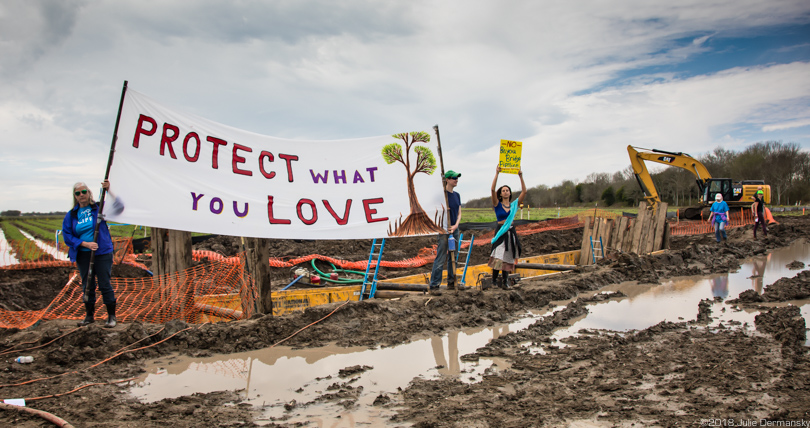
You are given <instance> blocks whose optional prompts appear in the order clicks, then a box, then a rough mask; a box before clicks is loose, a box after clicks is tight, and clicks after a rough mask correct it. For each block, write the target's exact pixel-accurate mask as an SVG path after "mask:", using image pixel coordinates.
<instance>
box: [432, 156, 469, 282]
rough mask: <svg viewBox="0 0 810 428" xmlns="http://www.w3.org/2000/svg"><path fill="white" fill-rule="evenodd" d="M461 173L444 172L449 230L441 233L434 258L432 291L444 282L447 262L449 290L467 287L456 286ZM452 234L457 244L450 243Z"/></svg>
mask: <svg viewBox="0 0 810 428" xmlns="http://www.w3.org/2000/svg"><path fill="white" fill-rule="evenodd" d="M459 177H461V174H459V173H457V172H455V171H453V170H450V171H447V172H446V173H444V179H445V187H444V190H445V193H446V194H447V205H448V207H447V211H448V218H447V232H448V233H440V234H439V242H438V245H437V247H436V258H435V259H433V270H431V272H430V291H431V292H433V293H436V292H437V291H438V290H439V285H441V283H442V271H444V265H445V263H447V288H448V289H449V290H454V289H456V288H458V289H466V288H467V287H465V286H462V285H459V286H456V265H455V254H454V253H455V251H458V246H459V245H461V243H460V242H459V236H460V235H461V231H460V230H459V229H458V226H459V224H460V223H461V195H459V193H458V192H456V191H455V188H456V186H458V178H459ZM451 236H452V239H453V242H454V243H455V245H452V246H451V245H450V243H449V242H448V240H449V239H450V237H451Z"/></svg>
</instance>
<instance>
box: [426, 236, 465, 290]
mask: <svg viewBox="0 0 810 428" xmlns="http://www.w3.org/2000/svg"><path fill="white" fill-rule="evenodd" d="M460 236H461V231H460V230H458V228H456V230H455V231H453V237H454V238H455V239H456V251H458V247H459V245H461V242H459V237H460ZM448 254H451V255H452V257H453V259H452V260H453V263H447V255H448ZM455 254H456V253H455V252H450V251H449V249H448V248H447V234H444V233H441V234H439V243H438V246H437V248H436V259H435V260H433V270H431V271H430V288H431V289H433V288H439V285H440V284H441V283H442V271H444V265H445V263H447V284H455V283H456V263H455V260H456V258H455Z"/></svg>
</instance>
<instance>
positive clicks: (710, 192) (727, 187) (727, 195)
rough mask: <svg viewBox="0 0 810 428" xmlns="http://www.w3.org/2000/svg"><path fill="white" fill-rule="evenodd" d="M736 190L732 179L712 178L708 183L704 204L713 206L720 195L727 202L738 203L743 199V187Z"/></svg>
mask: <svg viewBox="0 0 810 428" xmlns="http://www.w3.org/2000/svg"><path fill="white" fill-rule="evenodd" d="M736 187H738V188H735V186H734V185H733V183H732V182H731V179H730V178H710V179H708V180H707V181H706V184H705V187H704V193H703V202H705V203H707V204H711V203H712V202H714V197H715V195H717V194H718V193H719V194H720V195H722V196H723V200H724V201H726V202H730V201H737V200H739V199H740V197H742V186H741V185H738V186H736Z"/></svg>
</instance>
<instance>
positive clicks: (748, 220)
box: [669, 207, 754, 236]
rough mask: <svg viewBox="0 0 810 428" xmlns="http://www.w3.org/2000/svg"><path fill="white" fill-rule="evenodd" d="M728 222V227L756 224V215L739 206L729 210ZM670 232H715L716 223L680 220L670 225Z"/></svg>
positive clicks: (674, 233) (696, 233)
mask: <svg viewBox="0 0 810 428" xmlns="http://www.w3.org/2000/svg"><path fill="white" fill-rule="evenodd" d="M728 217H729V219H728V224H727V225H726V229H733V228H736V227H743V226H748V225H751V224H754V216H753V214H752V213H751V210H750V209H745V208H742V207H741V208H739V209H732V210H731V211H729V216H728ZM669 230H670V234H672V235H673V236H675V235H702V234H705V233H714V225H712V224H711V223H710V222H709V221H703V220H698V221H680V222H678V223H673V224H671V225H670V228H669Z"/></svg>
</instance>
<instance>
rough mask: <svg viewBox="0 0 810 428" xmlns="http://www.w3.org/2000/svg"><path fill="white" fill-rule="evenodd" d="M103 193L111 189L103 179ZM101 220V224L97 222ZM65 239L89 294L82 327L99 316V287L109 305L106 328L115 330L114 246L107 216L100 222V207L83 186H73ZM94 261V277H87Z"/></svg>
mask: <svg viewBox="0 0 810 428" xmlns="http://www.w3.org/2000/svg"><path fill="white" fill-rule="evenodd" d="M102 187H103V188H104V190H105V191H106V190H108V189H109V188H110V182H109V181H108V180H104V182H103V183H102ZM99 221H100V223H98V222H99ZM97 223H98V234H97V236H96V224H97ZM62 236H63V237H64V239H65V244H66V245H67V246H68V247H69V249H68V257H70V261H72V262H75V263H76V266H77V267H78V268H79V273H80V274H81V277H82V284H85V287H87V290H82V292H83V294H86V295H87V299H86V301H85V302H84V308H85V311H86V315H85V317H84V320H83V321H80V322H79V323H78V325H79V327H83V326H86V325H88V324H92V323H94V322H95V318H94V317H95V313H96V285H98V289H99V291H101V298H102V301H103V302H104V305H105V306H107V322H106V323H105V324H104V327H106V328H113V327H115V325H116V324H117V321H116V318H115V305H116V300H115V292H114V291H113V288H112V285H111V284H110V277H111V276H112V265H113V243H112V238H111V237H110V230H109V229H108V228H107V223H106V222H105V221H104V217H103V216H102V217H101V220H99V204H97V203H96V202H95V200H93V192H91V191H90V189H88V188H87V185H86V184H84V183H81V182H79V183H76V184H74V185H73V208H72V209H71V210H70V211H68V213H67V214H65V219H64V220H63V221H62ZM94 238H96V239H95V240H94ZM91 259H93V265H94V269H93V273H92V276H93V277H92V278H87V275H88V271H89V270H90V263H91Z"/></svg>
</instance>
